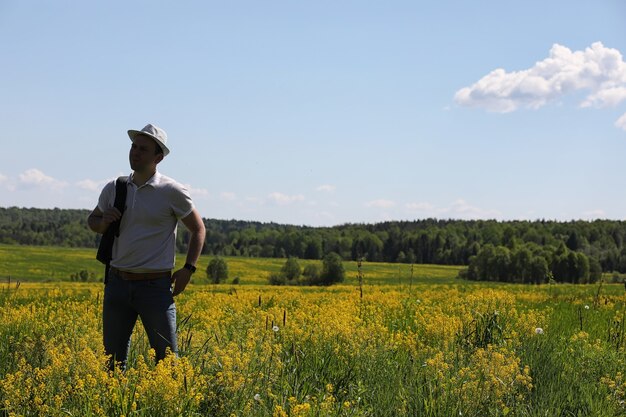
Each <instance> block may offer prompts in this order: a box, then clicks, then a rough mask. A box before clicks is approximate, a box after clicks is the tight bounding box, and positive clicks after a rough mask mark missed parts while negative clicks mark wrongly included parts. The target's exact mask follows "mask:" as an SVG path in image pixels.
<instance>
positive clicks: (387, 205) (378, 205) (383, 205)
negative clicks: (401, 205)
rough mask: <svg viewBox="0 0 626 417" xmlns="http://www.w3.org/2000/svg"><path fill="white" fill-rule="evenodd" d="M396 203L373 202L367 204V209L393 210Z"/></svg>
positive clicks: (386, 201) (381, 200)
mask: <svg viewBox="0 0 626 417" xmlns="http://www.w3.org/2000/svg"><path fill="white" fill-rule="evenodd" d="M395 205H396V203H394V202H393V201H391V200H383V199H380V200H373V201H368V202H367V203H365V207H376V208H391V207H394V206H395Z"/></svg>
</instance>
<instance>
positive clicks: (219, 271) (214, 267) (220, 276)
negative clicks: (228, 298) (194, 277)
mask: <svg viewBox="0 0 626 417" xmlns="http://www.w3.org/2000/svg"><path fill="white" fill-rule="evenodd" d="M206 275H207V277H208V278H209V280H211V282H212V283H213V284H219V283H220V282H224V281H226V280H227V279H228V265H227V264H226V261H225V260H224V259H222V258H220V257H217V256H216V257H215V258H213V259H211V261H210V262H209V265H208V266H207V268H206Z"/></svg>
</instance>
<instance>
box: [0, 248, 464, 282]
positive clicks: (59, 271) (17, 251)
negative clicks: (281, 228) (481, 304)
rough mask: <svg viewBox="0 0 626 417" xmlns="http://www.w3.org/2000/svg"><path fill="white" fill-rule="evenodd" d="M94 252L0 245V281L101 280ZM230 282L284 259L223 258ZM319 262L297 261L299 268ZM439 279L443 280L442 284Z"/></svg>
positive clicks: (385, 270)
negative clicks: (75, 277)
mask: <svg viewBox="0 0 626 417" xmlns="http://www.w3.org/2000/svg"><path fill="white" fill-rule="evenodd" d="M95 254H96V251H95V249H76V248H58V247H46V246H13V245H1V244H0V279H4V280H5V281H6V280H8V278H9V277H11V279H12V280H13V281H22V282H27V281H35V282H51V281H52V282H54V281H70V277H71V276H72V274H78V273H80V271H83V270H84V271H87V273H88V274H89V276H90V277H91V278H90V280H92V281H101V280H102V276H103V275H104V266H103V265H102V264H101V263H99V262H98V261H97V260H96V259H95V256H96V255H95ZM210 259H211V257H210V256H208V255H203V256H202V257H201V258H200V261H199V262H198V273H197V274H196V276H195V277H194V279H195V281H196V282H198V283H203V282H207V280H206V279H205V276H206V274H205V273H204V271H205V270H206V267H207V265H208V263H209V261H210ZM225 259H226V262H227V264H228V270H229V278H230V281H232V279H234V278H235V277H239V281H240V284H241V285H251V284H254V285H260V284H266V283H267V279H268V276H269V275H270V274H272V273H277V272H278V271H279V270H280V268H281V267H282V266H283V264H284V263H285V260H284V259H261V258H242V257H226V258H225ZM184 260H185V258H184V255H180V254H179V255H178V256H177V259H176V261H177V266H178V267H181V266H182V265H183V263H184ZM313 262H317V263H318V264H321V262H320V261H307V260H301V261H300V266H302V267H304V265H306V264H307V263H313ZM344 266H345V269H346V283H348V284H354V283H355V282H356V276H357V265H356V262H346V263H345V265H344ZM460 269H461V267H458V266H445V265H414V267H413V279H411V266H410V265H406V264H401V265H399V264H385V263H375V262H368V263H366V264H365V267H364V269H363V271H364V272H363V273H364V274H365V276H366V279H367V281H368V282H369V283H371V284H392V285H395V284H398V283H400V284H404V285H410V283H411V282H413V283H418V282H430V281H432V280H433V279H434V280H437V282H440V283H441V282H443V281H446V280H447V281H448V282H452V281H453V280H454V278H455V277H456V275H457V274H458V271H459V270H460ZM442 280H443V281H442Z"/></svg>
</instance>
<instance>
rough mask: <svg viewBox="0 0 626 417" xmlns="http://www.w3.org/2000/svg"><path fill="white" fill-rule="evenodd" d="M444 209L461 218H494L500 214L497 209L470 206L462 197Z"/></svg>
mask: <svg viewBox="0 0 626 417" xmlns="http://www.w3.org/2000/svg"><path fill="white" fill-rule="evenodd" d="M445 211H446V212H449V213H452V217H454V218H461V219H495V218H498V217H501V216H502V213H500V212H499V211H497V210H486V209H482V208H479V207H476V206H472V205H470V204H469V203H468V202H467V201H465V200H463V199H458V200H456V201H455V202H453V203H452V205H451V206H450V207H449V208H446V209H445Z"/></svg>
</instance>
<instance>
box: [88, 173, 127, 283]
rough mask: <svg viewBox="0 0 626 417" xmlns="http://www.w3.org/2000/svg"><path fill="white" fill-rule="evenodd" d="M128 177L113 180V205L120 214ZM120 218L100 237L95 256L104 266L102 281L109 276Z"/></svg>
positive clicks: (118, 232) (124, 204) (122, 211)
mask: <svg viewBox="0 0 626 417" xmlns="http://www.w3.org/2000/svg"><path fill="white" fill-rule="evenodd" d="M127 184H128V177H119V178H118V179H117V180H115V201H114V203H113V206H114V207H115V208H117V209H118V210H119V211H120V213H122V216H123V215H124V211H125V209H126V191H127V189H128V185H127ZM121 220H122V218H121V217H120V220H117V221H115V222H113V223H111V224H110V225H109V228H108V229H107V230H106V232H104V234H103V235H102V238H101V239H100V246H99V247H98V254H97V255H96V258H97V259H98V260H99V261H100V262H102V263H103V264H105V268H104V283H105V284H106V283H107V279H108V276H109V269H110V267H111V259H112V257H113V241H114V240H115V238H116V237H119V235H120V221H121Z"/></svg>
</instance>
